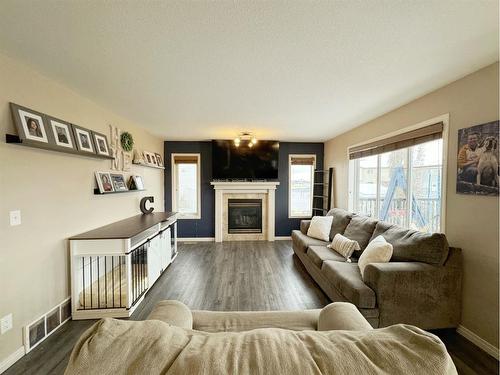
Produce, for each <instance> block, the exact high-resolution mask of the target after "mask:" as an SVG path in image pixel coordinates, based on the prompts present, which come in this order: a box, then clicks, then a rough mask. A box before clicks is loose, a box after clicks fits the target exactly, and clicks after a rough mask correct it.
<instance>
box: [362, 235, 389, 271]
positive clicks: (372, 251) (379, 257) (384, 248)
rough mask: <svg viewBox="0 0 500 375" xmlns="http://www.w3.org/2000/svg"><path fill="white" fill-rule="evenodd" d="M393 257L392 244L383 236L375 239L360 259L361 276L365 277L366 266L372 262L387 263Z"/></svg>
mask: <svg viewBox="0 0 500 375" xmlns="http://www.w3.org/2000/svg"><path fill="white" fill-rule="evenodd" d="M391 257H392V245H391V244H390V243H389V242H387V241H386V240H385V238H384V237H383V236H378V237H376V238H375V239H373V240H372V241H371V242H370V243H369V244H368V246H366V249H365V251H363V254H361V256H360V257H359V259H358V266H359V270H360V271H361V277H363V279H364V277H365V267H366V266H367V265H368V264H370V263H387V262H389V261H390V260H391Z"/></svg>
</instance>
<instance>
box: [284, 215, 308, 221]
mask: <svg viewBox="0 0 500 375" xmlns="http://www.w3.org/2000/svg"><path fill="white" fill-rule="evenodd" d="M312 217H313V215H309V216H288V218H289V219H303V220H308V219H311V218H312Z"/></svg>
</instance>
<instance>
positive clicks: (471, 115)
mask: <svg viewBox="0 0 500 375" xmlns="http://www.w3.org/2000/svg"><path fill="white" fill-rule="evenodd" d="M498 78H499V77H498V63H496V64H493V65H490V66H488V67H486V68H484V69H481V70H479V71H478V72H476V73H473V74H471V75H468V76H466V77H464V78H462V79H460V80H458V81H456V82H454V83H452V84H450V85H448V86H445V87H443V88H441V89H439V90H436V91H434V92H432V93H430V94H428V95H426V96H424V97H422V98H420V99H417V100H415V101H413V102H411V103H409V104H407V105H405V106H403V107H400V108H398V109H396V110H394V111H392V112H389V113H387V114H386V115H384V116H382V117H379V118H377V119H375V120H373V121H370V122H368V123H365V124H363V125H361V126H359V127H357V128H355V129H354V130H352V131H350V132H347V133H344V134H342V135H339V136H338V137H335V138H333V139H331V140H330V141H328V142H326V144H325V165H326V166H328V167H334V168H335V204H336V206H337V207H342V208H347V205H348V176H347V174H348V160H347V155H346V153H347V147H348V146H351V145H353V144H356V143H360V142H363V141H366V140H368V139H371V138H374V137H378V136H381V135H383V134H386V133H389V132H393V131H396V130H398V129H401V128H404V127H407V126H411V125H414V124H417V123H420V122H422V121H425V120H428V119H431V118H433V117H436V116H439V115H442V114H446V113H449V116H450V126H449V137H448V142H449V143H448V164H447V165H448V171H447V180H448V184H447V197H446V235H447V237H448V240H449V242H450V244H451V245H452V246H456V247H461V248H462V249H463V255H464V280H463V308H462V325H463V326H465V327H466V328H467V329H469V330H471V331H472V332H474V333H475V334H477V335H479V336H480V337H481V338H483V339H484V340H486V341H488V342H489V343H491V344H493V345H494V346H495V347H497V348H498V303H499V300H498V292H499V291H498V284H499V277H498V261H499V259H498V242H499V233H498V230H499V228H498V225H499V223H498V208H499V200H498V197H480V196H468V195H460V194H457V193H456V192H455V181H456V176H457V167H456V165H457V143H458V140H457V138H458V129H461V128H465V127H469V126H471V125H476V124H481V123H485V122H488V121H494V120H498V118H499V117H498V116H499V113H498V110H499V108H498V106H499V103H498V100H499V98H498Z"/></svg>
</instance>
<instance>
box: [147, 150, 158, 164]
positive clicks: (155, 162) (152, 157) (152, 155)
mask: <svg viewBox="0 0 500 375" xmlns="http://www.w3.org/2000/svg"><path fill="white" fill-rule="evenodd" d="M148 154H149V156H150V157H151V165H154V166H157V165H158V162H157V161H156V155H155V154H154V153H153V152H148Z"/></svg>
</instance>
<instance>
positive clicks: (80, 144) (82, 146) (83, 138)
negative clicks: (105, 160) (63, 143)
mask: <svg viewBox="0 0 500 375" xmlns="http://www.w3.org/2000/svg"><path fill="white" fill-rule="evenodd" d="M72 127H73V131H74V135H75V139H76V146H77V148H78V150H79V151H84V152H90V153H92V154H95V151H94V144H93V143H92V137H91V133H92V132H91V130H89V129H85V128H82V127H81V126H78V125H74V124H73V125H72Z"/></svg>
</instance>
